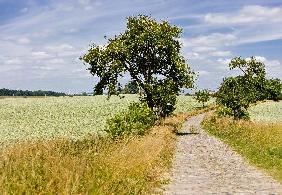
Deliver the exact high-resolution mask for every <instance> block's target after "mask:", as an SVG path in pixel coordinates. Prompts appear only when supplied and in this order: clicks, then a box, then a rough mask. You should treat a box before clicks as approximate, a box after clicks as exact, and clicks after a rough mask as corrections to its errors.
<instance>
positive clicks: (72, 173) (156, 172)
mask: <svg viewBox="0 0 282 195" xmlns="http://www.w3.org/2000/svg"><path fill="white" fill-rule="evenodd" d="M206 109H208V108H206ZM204 111H205V110H199V111H195V112H191V113H188V114H187V113H182V114H177V115H174V116H172V117H169V118H167V119H165V120H163V121H160V122H159V124H158V125H156V126H154V127H153V128H152V130H151V131H150V133H149V134H146V135H145V136H142V137H127V138H124V139H121V140H118V141H113V140H111V139H109V138H98V137H90V136H89V137H88V138H87V139H83V140H78V141H70V140H63V139H56V140H52V141H34V142H31V141H27V142H23V143H16V144H13V145H9V146H8V147H7V148H5V149H4V150H1V151H0V194H147V193H154V189H159V187H160V186H161V185H162V184H164V183H166V182H167V178H165V177H163V176H164V174H165V173H167V171H168V170H169V168H170V166H171V162H172V157H173V153H174V148H175V143H176V136H175V134H174V133H173V132H176V131H178V129H180V128H181V125H182V123H183V122H184V121H185V120H186V119H187V117H189V116H192V115H195V114H198V113H201V112H204ZM157 192H158V191H156V193H157Z"/></svg>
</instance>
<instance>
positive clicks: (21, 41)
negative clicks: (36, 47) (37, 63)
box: [18, 37, 30, 44]
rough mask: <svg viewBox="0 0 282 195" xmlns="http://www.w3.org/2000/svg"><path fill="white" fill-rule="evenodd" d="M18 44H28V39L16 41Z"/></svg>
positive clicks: (23, 38)
mask: <svg viewBox="0 0 282 195" xmlns="http://www.w3.org/2000/svg"><path fill="white" fill-rule="evenodd" d="M18 43H19V44H29V43H30V39H28V38H27V37H21V38H19V39H18Z"/></svg>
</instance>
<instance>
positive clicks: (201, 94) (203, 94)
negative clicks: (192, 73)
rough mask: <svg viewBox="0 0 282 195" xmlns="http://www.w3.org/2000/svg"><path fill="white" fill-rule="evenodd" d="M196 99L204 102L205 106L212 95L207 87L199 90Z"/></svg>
mask: <svg viewBox="0 0 282 195" xmlns="http://www.w3.org/2000/svg"><path fill="white" fill-rule="evenodd" d="M195 95H196V96H195V99H196V100H197V101H198V102H200V103H202V104H203V107H204V106H205V103H206V102H208V101H209V100H210V95H209V92H208V90H207V89H204V90H199V91H197V92H196V93H195Z"/></svg>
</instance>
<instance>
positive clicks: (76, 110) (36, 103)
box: [0, 95, 200, 144]
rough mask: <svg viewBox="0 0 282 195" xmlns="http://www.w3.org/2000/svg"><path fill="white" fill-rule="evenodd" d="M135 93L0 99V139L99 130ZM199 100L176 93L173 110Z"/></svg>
mask: <svg viewBox="0 0 282 195" xmlns="http://www.w3.org/2000/svg"><path fill="white" fill-rule="evenodd" d="M132 101H138V96H136V95H125V97H124V98H119V97H117V96H112V97H111V98H110V99H109V100H108V99H107V96H89V97H47V98H5V99H1V100H0V143H2V144H4V143H8V142H15V141H20V140H27V139H54V138H58V137H60V138H68V139H73V140H76V139H81V138H83V137H85V136H87V135H89V134H95V133H99V132H102V131H103V129H104V128H105V122H106V119H108V118H110V117H112V116H113V115H114V114H115V113H117V112H119V111H121V110H123V109H126V108H127V106H128V105H129V104H130V102H132ZM199 106H200V104H199V103H197V101H195V100H194V99H193V98H192V97H189V96H179V97H178V103H177V109H176V110H175V113H179V112H187V111H191V110H193V109H194V108H196V107H199Z"/></svg>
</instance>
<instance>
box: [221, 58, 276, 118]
mask: <svg viewBox="0 0 282 195" xmlns="http://www.w3.org/2000/svg"><path fill="white" fill-rule="evenodd" d="M229 67H230V69H231V70H232V69H234V68H239V69H240V70H241V71H242V73H243V75H239V76H236V77H228V78H225V79H224V80H223V83H222V84H221V85H220V88H219V90H218V92H217V94H216V96H217V100H216V102H217V104H218V106H219V108H220V109H219V110H218V113H219V114H221V115H231V116H233V117H234V118H235V119H242V118H244V119H247V118H249V114H248V112H247V109H248V107H249V106H250V104H251V103H255V102H257V101H261V100H264V99H266V98H270V99H273V100H277V99H278V96H279V90H280V93H281V83H280V81H279V80H277V79H270V80H268V79H266V72H265V65H264V64H263V63H262V62H260V61H257V60H256V58H255V57H251V58H250V59H242V58H241V57H235V58H234V59H232V60H231V62H230V64H229Z"/></svg>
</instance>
